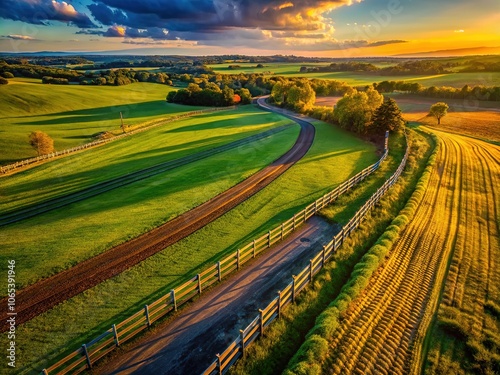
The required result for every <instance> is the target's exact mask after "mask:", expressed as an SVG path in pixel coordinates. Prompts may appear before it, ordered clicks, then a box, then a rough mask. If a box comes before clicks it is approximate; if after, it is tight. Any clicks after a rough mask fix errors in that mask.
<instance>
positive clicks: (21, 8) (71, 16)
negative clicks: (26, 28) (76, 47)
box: [0, 0, 96, 28]
mask: <svg viewBox="0 0 500 375" xmlns="http://www.w3.org/2000/svg"><path fill="white" fill-rule="evenodd" d="M0 18H4V19H10V20H14V21H23V22H27V23H31V24H35V25H47V24H48V23H47V21H60V22H67V23H69V24H71V25H74V26H77V27H80V28H92V27H96V25H95V24H94V23H93V22H92V21H91V20H90V18H89V16H87V15H86V14H85V13H80V12H78V11H76V9H75V8H74V7H73V5H71V4H68V3H66V2H64V1H62V2H58V1H56V0H2V1H0Z"/></svg>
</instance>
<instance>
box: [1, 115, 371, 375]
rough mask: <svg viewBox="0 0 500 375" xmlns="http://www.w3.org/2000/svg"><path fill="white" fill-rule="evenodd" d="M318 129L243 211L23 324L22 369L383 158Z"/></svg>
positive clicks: (334, 132) (136, 306)
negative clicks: (295, 159) (301, 156)
mask: <svg viewBox="0 0 500 375" xmlns="http://www.w3.org/2000/svg"><path fill="white" fill-rule="evenodd" d="M316 127H317V136H316V140H315V142H314V145H313V146H312V148H311V150H310V151H309V152H308V154H307V155H306V157H305V158H304V159H303V160H302V161H300V162H299V163H298V164H296V165H295V166H293V167H292V168H291V169H290V170H288V171H287V172H286V173H285V174H284V175H283V176H281V177H280V178H279V179H278V180H276V181H274V182H273V183H272V184H271V185H270V186H269V187H267V188H266V189H265V190H263V191H261V192H259V193H258V194H256V195H255V196H254V197H252V198H250V199H249V200H247V201H246V202H244V203H243V204H241V205H240V206H238V208H237V209H234V210H232V211H231V212H229V213H228V214H226V215H224V216H222V217H221V218H219V219H218V220H216V221H215V222H213V223H211V224H210V225H208V226H206V227H204V228H203V229H201V230H199V231H198V232H196V233H195V234H193V235H191V236H190V237H188V238H186V239H184V240H182V241H180V242H179V243H177V244H175V245H173V246H171V247H169V248H167V249H166V250H165V251H163V252H161V253H158V254H156V255H154V256H153V257H151V258H149V259H148V260H146V261H144V262H142V263H141V264H139V265H138V266H136V267H133V268H131V269H129V270H127V271H125V272H123V273H122V274H121V275H119V276H118V277H115V278H113V279H110V280H107V281H106V282H104V283H102V284H100V285H98V286H96V287H94V288H92V289H90V290H87V291H86V292H84V293H82V294H81V295H79V296H76V297H74V298H72V299H70V300H68V301H66V302H65V303H63V304H61V305H58V306H57V307H55V308H54V309H52V310H51V311H48V312H46V313H44V314H43V315H41V316H38V317H36V318H35V319H33V320H32V321H30V322H28V323H26V324H24V325H22V326H20V327H18V333H19V338H20V339H19V342H18V344H17V345H18V348H19V353H20V354H19V359H18V360H19V363H20V368H22V369H23V370H22V371H21V373H29V372H30V371H33V370H34V369H36V370H40V369H41V368H42V367H43V366H44V365H46V364H47V362H48V361H51V360H52V359H53V358H55V357H57V356H58V355H59V354H60V353H61V352H65V351H68V350H71V349H74V348H76V347H78V346H80V345H81V344H82V343H83V342H85V341H86V340H88V339H89V338H92V337H93V336H95V335H96V334H98V333H100V332H101V331H102V330H103V329H107V328H108V326H110V325H111V324H113V323H115V322H117V321H120V320H122V319H124V318H125V317H126V316H128V315H130V314H131V313H133V312H135V311H136V310H137V309H139V308H141V306H143V305H144V303H146V302H147V301H151V300H154V299H155V298H157V297H159V296H160V295H163V294H164V293H165V292H166V291H168V290H170V288H171V287H172V286H174V285H176V284H177V283H179V282H180V281H181V280H184V279H185V278H186V277H190V276H192V275H194V274H196V273H198V272H199V270H200V269H202V267H203V265H207V264H212V263H213V262H215V261H216V259H219V258H220V257H222V256H223V255H224V254H227V253H229V252H231V251H234V249H235V248H236V247H237V246H238V245H241V244H245V243H246V242H249V241H250V240H251V239H253V238H255V237H256V236H258V235H260V234H262V233H265V232H266V231H267V230H269V228H272V227H274V226H275V225H277V224H278V223H280V222H281V221H283V220H285V219H288V218H290V217H291V216H292V215H293V213H295V212H297V211H298V210H300V209H301V208H303V207H304V206H305V205H306V204H308V203H310V202H311V201H313V200H314V199H316V198H317V197H319V196H321V195H322V194H324V193H325V192H326V191H328V190H330V189H331V188H333V187H334V186H336V185H338V184H339V183H341V182H342V181H344V180H346V179H347V178H349V177H350V176H352V175H354V174H355V173H357V172H358V171H360V170H361V169H363V168H364V167H366V166H367V165H369V164H371V163H372V162H374V161H375V160H376V159H377V156H376V155H375V153H374V148H373V146H371V145H369V144H366V143H365V142H363V141H360V140H359V139H357V138H355V137H353V136H351V135H349V134H347V133H345V132H343V131H341V130H337V129H335V128H333V127H331V126H330V125H327V124H324V123H318V124H317V125H316ZM274 145H275V144H274V143H273V147H274ZM198 173H199V171H198ZM206 174H208V173H206ZM87 217H88V215H86V216H85V218H83V220H87ZM137 217H139V216H137ZM137 217H136V220H137ZM54 228H55V227H54ZM108 228H109V226H108ZM19 264H22V262H19ZM49 327H50V328H49ZM2 340H3V338H2Z"/></svg>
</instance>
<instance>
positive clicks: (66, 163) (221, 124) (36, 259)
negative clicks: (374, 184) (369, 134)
mask: <svg viewBox="0 0 500 375" xmlns="http://www.w3.org/2000/svg"><path fill="white" fill-rule="evenodd" d="M288 123H291V121H290V120H287V119H284V118H283V117H281V116H279V115H275V114H272V113H269V112H264V111H261V110H259V109H256V108H254V107H253V106H247V107H244V108H241V109H238V110H234V111H228V112H218V113H211V114H205V115H202V116H198V117H196V118H191V119H186V120H183V121H178V122H174V123H170V124H167V125H166V126H165V127H158V128H154V129H152V130H149V131H147V132H144V133H140V134H137V135H134V136H132V137H129V138H126V139H123V140H119V141H116V142H113V143H110V144H108V145H106V146H103V147H99V148H95V149H91V150H88V151H86V152H82V153H79V154H76V155H73V156H70V157H67V158H62V159H58V160H55V161H52V162H50V163H46V164H43V165H40V166H38V167H36V168H32V169H30V170H27V171H24V172H21V173H18V174H16V175H13V176H10V177H5V178H3V186H2V197H1V200H0V210H2V211H4V212H6V211H9V210H12V209H15V208H18V207H22V206H25V205H28V204H33V203H40V202H43V201H45V200H46V199H48V198H53V197H56V196H59V195H62V194H67V193H69V192H71V191H79V190H81V189H82V188H85V187H87V186H89V185H92V184H95V183H97V182H100V181H103V180H108V179H111V178H114V177H117V176H122V175H125V174H127V173H129V172H132V171H135V170H138V169H141V168H145V167H148V166H151V165H155V164H158V163H160V162H164V161H167V160H172V159H177V158H179V157H182V156H185V155H188V154H193V153H196V152H199V151H201V150H203V149H207V148H213V147H215V146H218V145H220V144H225V143H228V142H231V141H234V140H236V139H241V138H245V137H247V136H249V135H252V134H255V133H258V132H262V131H264V130H267V129H269V128H272V127H276V126H280V125H283V124H288ZM236 124H237V125H236ZM290 126H291V127H290V129H288V130H285V131H283V132H281V133H279V134H275V135H273V136H272V137H270V138H268V139H265V140H260V141H256V142H254V143H253V144H250V145H247V146H245V147H239V148H236V149H233V150H230V151H226V152H223V153H221V154H218V155H215V156H212V157H209V158H207V159H204V160H200V161H197V162H194V163H191V164H189V165H186V166H183V167H180V168H177V169H174V170H172V171H168V172H164V173H162V174H159V175H157V176H154V177H151V178H148V179H146V180H141V181H139V182H136V183H133V184H131V185H127V186H125V187H121V188H118V189H115V190H112V191H110V192H107V193H104V194H101V195H98V196H96V197H92V198H89V199H86V200H85V201H82V202H79V203H74V204H72V205H70V206H67V207H64V208H62V209H58V210H55V211H53V212H50V213H47V214H43V215H39V216H37V217H34V218H31V219H27V220H24V221H22V222H19V223H17V224H11V225H9V226H7V227H4V228H2V230H1V232H0V246H1V247H2V250H3V251H2V253H1V255H0V259H2V261H3V260H5V261H6V259H7V257H8V256H9V254H10V255H11V254H16V259H18V261H19V263H20V264H22V266H20V267H19V268H18V282H19V285H18V287H24V286H26V285H28V284H31V283H33V282H35V281H37V280H38V279H40V278H43V277H47V276H49V275H51V274H54V273H56V272H59V271H61V270H63V269H66V268H68V267H70V266H71V265H74V264H76V263H78V262H80V261H82V260H84V259H87V258H89V257H91V256H93V255H96V254H98V253H100V252H102V251H104V250H106V249H108V248H109V247H111V246H113V245H116V244H118V243H121V242H123V241H125V240H127V239H129V238H133V237H136V236H138V235H140V234H142V233H144V232H145V231H147V230H148V229H152V228H153V227H156V226H158V225H160V224H161V223H163V222H166V221H168V220H170V219H172V218H173V217H175V216H177V215H179V214H181V213H183V212H185V211H187V210H188V209H190V208H192V207H195V206H197V205H199V204H201V203H203V202H205V201H207V200H208V199H210V198H212V197H213V196H215V195H216V194H218V193H220V192H222V191H224V190H226V189H228V188H229V187H231V186H233V185H235V184H236V183H238V182H239V181H242V180H243V179H245V178H246V177H248V176H250V175H251V174H253V173H254V172H256V171H257V170H259V169H261V168H263V167H264V166H266V165H267V164H269V163H271V162H272V161H274V160H275V159H277V158H278V157H279V156H280V155H282V154H283V153H285V152H286V151H287V150H288V149H289V148H290V147H291V146H292V144H293V143H294V141H295V139H296V138H297V136H298V131H299V127H298V125H290ZM201 172H202V173H201ZM33 191H36V192H37V194H33ZM34 244H36V251H34V246H35V245H34ZM2 294H4V293H2Z"/></svg>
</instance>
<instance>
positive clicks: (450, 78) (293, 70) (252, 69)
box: [210, 63, 500, 87]
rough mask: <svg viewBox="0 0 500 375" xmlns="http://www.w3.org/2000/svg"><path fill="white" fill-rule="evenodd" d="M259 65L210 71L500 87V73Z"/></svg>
mask: <svg viewBox="0 0 500 375" xmlns="http://www.w3.org/2000/svg"><path fill="white" fill-rule="evenodd" d="M229 65H239V66H240V67H241V69H234V70H233V69H229V68H228V66H229ZM256 65H257V64H251V63H233V64H215V65H210V67H211V68H212V69H213V70H214V71H215V72H216V73H220V74H238V73H263V74H265V75H266V76H273V75H277V76H280V75H281V76H286V77H306V78H310V79H312V78H318V79H329V80H337V81H343V82H346V83H347V84H349V85H351V86H365V85H369V84H372V83H374V82H381V81H409V82H418V83H420V84H422V85H424V86H439V87H440V86H451V87H463V86H464V85H466V84H467V85H470V86H475V85H484V86H499V85H500V73H499V72H495V73H488V72H485V73H450V74H438V75H431V76H425V75H402V76H385V75H377V74H373V73H363V72H359V73H357V72H324V73H300V67H301V66H307V67H314V66H326V65H328V64H326V63H321V64H320V63H315V64H311V63H305V64H298V63H271V64H264V67H263V68H259V69H257V68H256Z"/></svg>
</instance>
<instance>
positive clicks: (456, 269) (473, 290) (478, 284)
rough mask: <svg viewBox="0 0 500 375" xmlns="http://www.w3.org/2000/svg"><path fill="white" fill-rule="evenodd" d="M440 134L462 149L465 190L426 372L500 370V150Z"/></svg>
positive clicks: (463, 186) (482, 371)
mask: <svg viewBox="0 0 500 375" xmlns="http://www.w3.org/2000/svg"><path fill="white" fill-rule="evenodd" d="M440 136H441V138H442V139H443V140H444V142H445V143H447V144H450V145H454V146H455V147H459V148H460V149H462V150H463V152H462V161H463V162H462V165H463V166H462V173H461V179H460V183H461V185H462V192H463V193H462V195H461V197H460V205H459V207H458V208H457V210H456V212H455V213H454V215H456V217H457V219H458V224H457V235H456V238H455V243H454V252H453V256H452V258H451V260H450V263H449V269H448V274H447V277H446V283H445V286H444V290H443V295H442V299H441V303H440V306H439V310H438V317H437V324H436V325H434V326H433V327H432V329H431V332H430V333H429V337H430V338H431V348H430V351H429V355H428V361H427V369H426V373H430V374H434V373H440V372H443V371H445V372H449V371H454V372H462V371H466V372H474V373H495V372H499V371H500V355H499V353H498V348H500V314H499V312H500V309H499V302H500V267H499V262H498V259H499V256H500V243H499V240H498V239H499V229H498V222H499V212H500V210H499V206H500V203H499V199H498V195H497V194H498V189H499V187H500V164H499V163H498V160H500V150H499V149H498V147H496V146H493V145H490V144H487V143H484V142H479V141H476V140H473V139H467V138H464V137H459V136H452V135H445V134H441V135H440ZM464 344H465V345H464ZM495 348H496V349H495ZM464 349H465V350H464Z"/></svg>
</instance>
